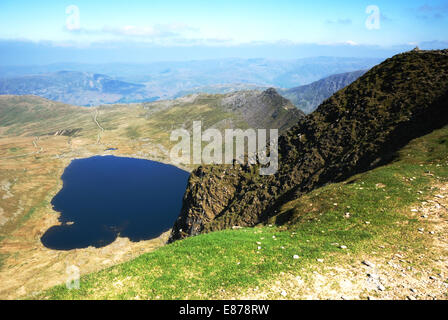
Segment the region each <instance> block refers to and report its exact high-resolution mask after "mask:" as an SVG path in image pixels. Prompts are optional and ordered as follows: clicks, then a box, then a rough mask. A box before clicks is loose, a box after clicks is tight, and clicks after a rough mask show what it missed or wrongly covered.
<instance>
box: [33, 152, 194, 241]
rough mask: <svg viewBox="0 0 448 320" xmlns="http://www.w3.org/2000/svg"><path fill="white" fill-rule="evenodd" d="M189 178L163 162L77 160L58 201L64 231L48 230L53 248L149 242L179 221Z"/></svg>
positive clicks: (108, 158)
mask: <svg viewBox="0 0 448 320" xmlns="http://www.w3.org/2000/svg"><path fill="white" fill-rule="evenodd" d="M188 176H189V173H188V172H186V171H183V170H181V169H178V168H176V167H174V166H171V165H166V164H162V163H159V162H154V161H148V160H140V159H133V158H120V157H114V156H105V157H92V158H88V159H80V160H74V161H72V162H71V164H70V165H69V166H68V167H67V168H66V169H65V171H64V174H63V175H62V180H63V183H64V185H63V188H62V190H61V191H60V192H59V193H58V194H57V195H56V196H55V197H54V198H53V200H52V202H51V203H52V205H53V207H54V209H55V210H56V211H58V212H60V213H61V216H60V219H59V220H60V221H61V223H62V225H61V226H54V227H51V228H50V229H48V230H47V231H46V232H45V234H44V235H43V236H42V238H41V241H42V243H43V244H44V246H46V247H47V248H51V249H57V250H71V249H76V248H86V247H88V246H94V247H97V248H99V247H103V246H106V245H108V244H110V243H112V242H113V241H114V240H115V239H116V238H117V236H120V237H127V238H129V239H130V240H131V241H134V242H136V241H141V240H148V239H151V238H154V237H157V236H159V235H160V234H161V233H163V232H165V231H167V230H168V229H170V228H171V227H172V226H173V224H174V222H175V220H176V219H177V217H178V215H179V212H180V209H181V205H182V197H183V194H184V192H185V188H186V184H187V180H188Z"/></svg>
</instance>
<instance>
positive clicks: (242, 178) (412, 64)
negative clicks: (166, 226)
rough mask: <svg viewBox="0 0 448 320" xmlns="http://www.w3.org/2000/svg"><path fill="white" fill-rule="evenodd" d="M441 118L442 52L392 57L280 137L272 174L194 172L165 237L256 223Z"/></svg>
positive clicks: (446, 111) (445, 54)
mask: <svg viewBox="0 0 448 320" xmlns="http://www.w3.org/2000/svg"><path fill="white" fill-rule="evenodd" d="M447 123H448V50H442V51H414V52H408V53H404V54H400V55H397V56H395V57H393V58H391V59H388V60H386V61H385V62H383V63H382V64H380V65H378V66H376V67H374V68H373V69H371V70H370V71H369V72H368V73H366V74H365V75H364V76H362V77H361V78H360V79H358V80H357V81H355V82H354V83H353V84H351V85H350V86H348V87H346V88H345V89H343V90H341V91H339V92H337V93H336V94H335V95H333V96H332V97H331V98H330V99H328V100H326V101H325V102H324V103H323V104H322V105H320V107H319V108H318V109H317V110H316V111H315V112H314V113H312V114H311V115H309V116H307V117H305V118H303V119H301V120H299V122H298V123H297V124H296V125H295V126H294V127H293V128H291V129H290V130H288V131H287V132H286V133H285V134H284V135H282V136H281V137H280V140H279V170H278V172H277V173H276V174H275V175H272V176H260V175H258V169H259V165H253V166H249V165H238V164H236V165H233V166H231V165H228V166H207V167H200V168H198V169H197V170H195V171H194V172H193V173H192V175H191V176H190V179H189V183H188V187H187V190H186V193H185V196H184V201H183V207H182V211H181V214H180V216H179V218H178V220H177V221H176V223H175V225H174V227H173V231H172V234H171V238H170V240H171V241H174V240H177V239H182V238H185V237H188V236H193V235H197V234H199V233H203V232H208V231H213V230H219V229H224V228H229V227H232V226H253V225H255V224H257V223H260V222H263V221H265V220H266V219H267V218H269V217H272V216H274V215H275V214H276V208H277V206H278V205H280V204H281V203H282V202H283V201H285V200H288V199H289V197H291V196H292V195H296V194H298V193H299V194H300V193H306V192H308V191H310V190H312V189H314V188H316V187H319V186H322V185H324V184H326V183H329V182H333V181H340V180H343V179H346V178H348V177H349V176H351V175H353V174H356V173H359V172H362V171H365V170H369V169H371V168H373V167H376V166H378V165H381V164H383V163H386V162H388V161H390V160H392V159H393V156H394V152H396V151H397V150H398V149H399V148H400V147H402V146H403V145H405V144H406V143H407V142H409V141H410V140H412V139H414V138H416V137H419V136H422V135H424V134H426V133H429V132H431V131H432V130H434V129H436V128H439V127H441V126H443V125H446V124H447Z"/></svg>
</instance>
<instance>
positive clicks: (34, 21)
mask: <svg viewBox="0 0 448 320" xmlns="http://www.w3.org/2000/svg"><path fill="white" fill-rule="evenodd" d="M71 5H74V6H76V8H75V11H76V10H79V19H76V17H75V15H74V13H76V12H75V11H73V10H72V11H69V13H68V14H67V8H68V7H69V6H71ZM370 5H374V6H375V7H376V8H378V9H379V12H378V16H379V25H377V26H376V27H375V28H373V29H372V28H367V27H366V20H368V19H369V16H370V15H372V13H373V11H371V12H370V13H367V12H366V9H367V7H368V6H370ZM72 8H73V7H72ZM370 21H371V22H372V21H373V20H370ZM446 30H448V1H442V0H432V1H431V0H412V1H409V0H407V1H405V0H394V1H390V0H389V1H376V0H375V1H374V0H369V1H362V0H348V1H343V0H341V1H334V0H331V1H330V0H313V1H301V0H275V1H274V0H257V1H254V0H238V1H237V0H226V1H213V0H207V1H203V0H196V1H186V0H182V1H181V0H163V1H159V0H126V1H113V0H108V1H103V0H98V1H93V0H82V1H80V0H70V1H65V0H64V1H60V0H59V1H53V0H51V1H50V0H40V1H38V2H37V1H24V0H1V2H0V41H5V40H8V41H9V42H12V41H22V42H23V41H32V42H35V43H41V44H42V43H47V44H48V43H51V45H52V46H56V47H77V48H83V47H84V48H86V47H91V46H98V45H99V44H102V45H103V46H104V45H106V44H112V43H113V44H115V45H116V44H117V43H123V44H125V43H127V44H129V43H133V44H135V45H137V44H138V45H141V44H144V45H150V46H152V47H153V48H160V47H164V48H167V47H195V46H196V47H238V46H241V47H245V46H247V45H257V44H259V45H274V46H275V45H277V46H285V45H291V46H298V45H305V44H306V45H318V46H327V47H328V46H332V45H339V46H341V45H345V46H346V47H347V50H348V51H350V49H353V47H356V46H380V47H389V48H391V47H394V46H403V45H411V46H412V45H416V44H420V43H424V42H428V41H439V42H441V43H445V42H447V41H448V36H447V34H448V32H446ZM260 55H263V54H262V53H260Z"/></svg>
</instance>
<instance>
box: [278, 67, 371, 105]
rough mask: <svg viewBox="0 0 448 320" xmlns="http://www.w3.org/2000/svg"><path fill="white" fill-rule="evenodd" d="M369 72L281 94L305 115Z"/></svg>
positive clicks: (361, 71) (329, 80)
mask: <svg viewBox="0 0 448 320" xmlns="http://www.w3.org/2000/svg"><path fill="white" fill-rule="evenodd" d="M366 72H367V70H359V71H354V72H346V73H341V74H335V75H332V76H329V77H327V78H324V79H321V80H318V81H316V82H313V83H311V84H308V85H304V86H300V87H295V88H292V89H287V90H281V91H280V94H281V95H283V96H284V97H285V98H287V99H289V100H290V101H291V102H292V103H293V104H294V105H295V106H296V107H298V108H299V109H300V110H302V111H303V112H305V113H311V112H313V111H314V110H316V108H317V107H318V106H319V105H320V104H321V103H322V102H324V100H326V99H328V98H330V97H331V96H332V95H333V94H334V93H336V92H337V91H339V90H341V89H343V88H345V87H346V86H348V85H350V84H352V83H353V82H354V81H355V80H357V79H358V78H359V77H361V76H362V75H363V74H365V73H366Z"/></svg>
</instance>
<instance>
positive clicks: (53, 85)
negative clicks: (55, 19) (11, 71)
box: [0, 71, 158, 106]
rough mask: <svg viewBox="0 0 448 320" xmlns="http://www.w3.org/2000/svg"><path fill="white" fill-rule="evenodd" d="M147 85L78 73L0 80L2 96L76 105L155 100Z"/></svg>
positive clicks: (57, 73) (100, 75)
mask: <svg viewBox="0 0 448 320" xmlns="http://www.w3.org/2000/svg"><path fill="white" fill-rule="evenodd" d="M145 88H146V86H145V85H142V84H135V83H129V82H124V81H120V80H115V79H112V78H111V77H109V76H106V75H103V74H93V73H86V72H76V71H60V72H55V73H48V74H41V75H30V76H22V77H16V78H8V79H0V94H11V95H36V96H40V97H43V98H47V99H50V100H54V101H59V102H64V103H69V104H76V105H84V106H86V105H99V104H107V103H116V102H127V101H153V100H156V99H157V98H158V97H150V96H148V93H147V92H146V91H145Z"/></svg>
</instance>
